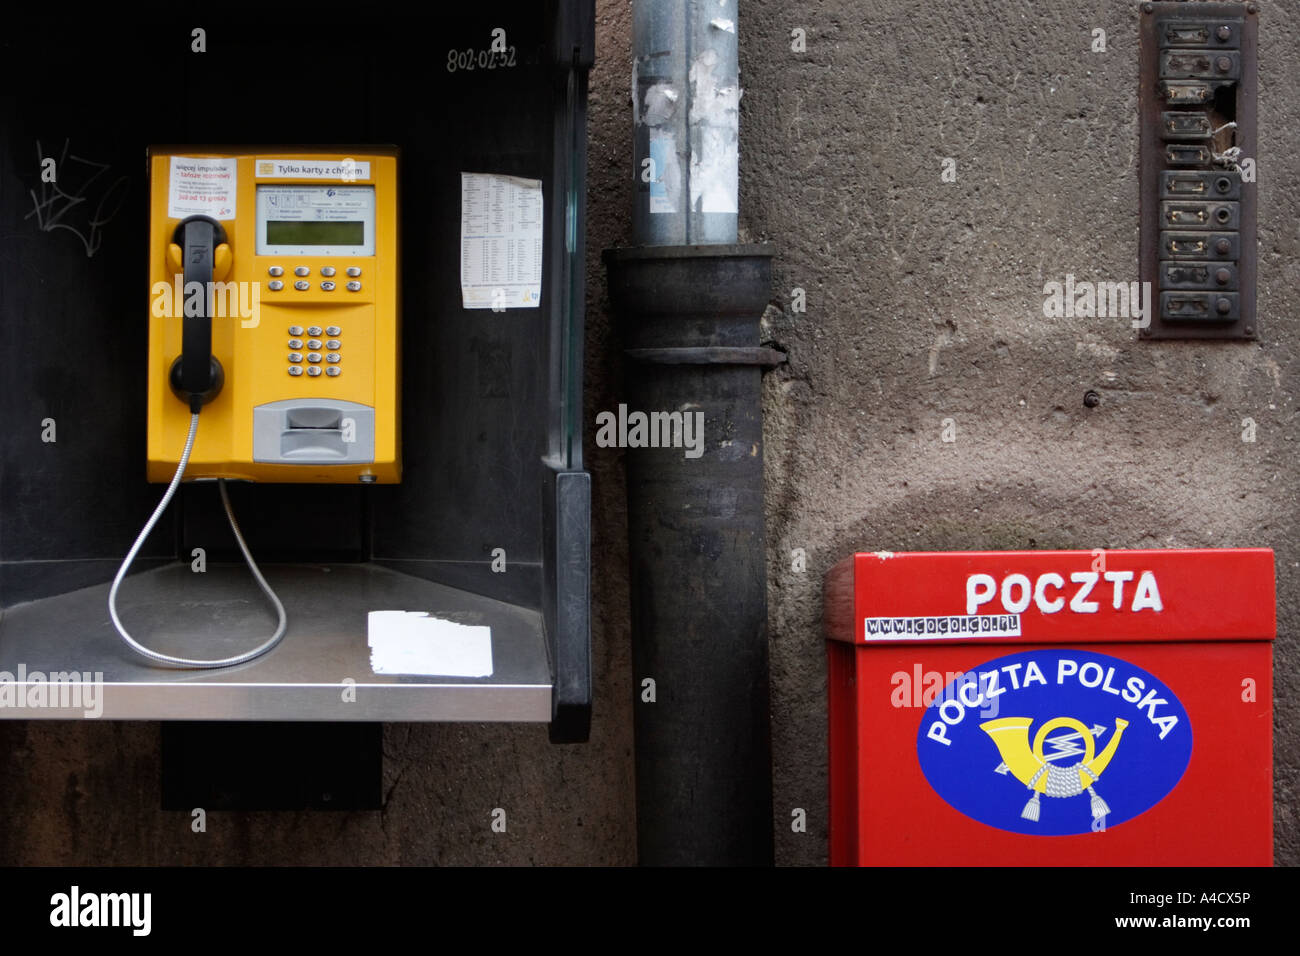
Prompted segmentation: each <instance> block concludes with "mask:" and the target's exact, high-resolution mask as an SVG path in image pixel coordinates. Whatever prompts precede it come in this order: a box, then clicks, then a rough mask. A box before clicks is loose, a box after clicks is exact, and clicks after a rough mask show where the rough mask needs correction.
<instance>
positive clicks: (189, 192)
mask: <svg viewBox="0 0 1300 956" xmlns="http://www.w3.org/2000/svg"><path fill="white" fill-rule="evenodd" d="M238 162H239V161H238V160H237V159H236V158H235V157H233V156H220V157H216V158H207V157H205V158H199V157H192V156H173V157H171V171H170V173H169V175H168V179H167V216H168V218H169V219H184V218H185V217H186V216H211V217H212V218H213V219H234V218H235V189H236V187H237V186H238V165H237V164H238Z"/></svg>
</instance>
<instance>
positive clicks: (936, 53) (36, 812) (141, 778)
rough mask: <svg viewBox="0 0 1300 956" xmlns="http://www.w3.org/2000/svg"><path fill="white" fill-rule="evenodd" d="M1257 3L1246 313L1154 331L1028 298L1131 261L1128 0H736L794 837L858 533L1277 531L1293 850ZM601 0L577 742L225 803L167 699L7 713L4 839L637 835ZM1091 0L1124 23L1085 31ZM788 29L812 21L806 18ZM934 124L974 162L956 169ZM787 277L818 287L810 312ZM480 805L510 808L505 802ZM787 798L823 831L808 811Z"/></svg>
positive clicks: (225, 859) (1296, 832)
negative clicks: (179, 777) (106, 720)
mask: <svg viewBox="0 0 1300 956" xmlns="http://www.w3.org/2000/svg"><path fill="white" fill-rule="evenodd" d="M1262 6H1263V15H1262V22H1263V28H1262V32H1261V49H1260V85H1261V97H1260V127H1261V128H1260V131H1259V143H1260V148H1259V157H1258V162H1259V170H1260V176H1259V184H1258V188H1259V190H1260V233H1259V252H1260V282H1259V309H1260V315H1261V326H1262V330H1263V335H1262V339H1261V341H1260V342H1259V343H1258V344H1250V345H1246V344H1190V343H1169V344H1164V345H1150V344H1138V343H1136V342H1135V339H1134V333H1133V331H1132V330H1131V329H1130V328H1129V327H1128V325H1127V322H1126V321H1124V320H1102V319H1053V320H1049V319H1046V318H1044V317H1043V313H1042V302H1043V295H1042V288H1043V285H1044V283H1045V282H1047V281H1049V280H1053V279H1056V280H1061V279H1063V278H1064V276H1065V274H1066V273H1073V274H1075V275H1076V276H1077V277H1078V278H1080V279H1095V280H1103V279H1104V280H1107V281H1121V280H1129V279H1136V277H1137V276H1136V257H1137V183H1136V163H1137V125H1136V107H1137V93H1136V88H1137V87H1136V75H1137V50H1136V36H1137V21H1138V16H1139V13H1138V5H1137V4H1136V3H1130V2H1118V0H1033V2H1030V0H967V2H964V3H935V4H928V5H919V4H916V3H904V2H900V0H874V2H850V0H828V2H823V3H813V2H793V3H791V2H777V0H747V2H745V3H743V4H742V5H741V10H740V38H741V69H742V82H743V85H744V87H745V95H744V99H743V101H742V117H741V196H740V202H741V216H740V221H741V230H742V236H741V238H742V240H749V241H770V242H772V243H775V244H776V245H777V247H778V250H779V254H778V257H777V260H776V278H775V283H774V288H773V290H772V295H773V305H772V307H771V308H770V309H769V310H768V313H767V316H766V320H765V328H766V330H767V337H768V339H769V340H770V341H772V342H773V343H776V344H778V345H779V346H780V347H782V348H783V349H785V350H787V351H788V353H789V357H790V361H789V363H788V365H787V366H786V367H784V368H782V369H780V370H778V371H776V372H773V373H770V374H769V375H768V376H767V378H766V384H765V391H764V405H765V414H766V416H767V421H766V427H765V435H766V446H767V447H766V467H767V508H768V516H769V525H768V546H769V622H770V638H771V655H772V657H771V659H772V733H773V763H774V767H773V773H774V779H775V807H776V812H775V821H774V826H775V828H776V846H777V858H778V862H780V863H784V864H804V865H820V864H823V863H824V862H825V860H826V837H827V829H826V701H825V662H824V645H823V635H822V627H821V604H822V575H823V574H824V572H825V571H826V570H827V569H828V568H829V567H830V566H831V565H832V564H833V563H835V562H836V561H837V560H839V559H840V558H841V557H843V556H845V555H847V554H850V553H851V552H853V551H855V550H880V549H885V550H894V551H904V550H966V549H1001V548H1006V549H1011V548H1084V549H1090V548H1096V547H1105V548H1122V547H1207V546H1208V547H1229V546H1266V547H1272V548H1274V549H1275V550H1276V552H1277V574H1278V627H1279V639H1278V643H1277V646H1276V667H1275V679H1276V726H1275V733H1276V746H1275V776H1276V780H1277V784H1276V820H1277V823H1276V830H1277V856H1278V862H1284V863H1290V864H1296V863H1300V825H1298V824H1297V811H1296V807H1297V806H1298V805H1300V793H1297V784H1298V783H1300V780H1298V777H1297V761H1298V757H1300V745H1298V742H1297V735H1296V732H1295V730H1294V729H1293V728H1294V727H1295V726H1296V724H1297V721H1298V720H1300V710H1298V709H1297V706H1296V703H1295V702H1296V699H1297V693H1296V692H1297V689H1298V688H1297V677H1296V662H1297V647H1296V638H1297V636H1298V635H1300V602H1298V600H1297V595H1298V594H1300V587H1298V584H1300V548H1298V545H1300V541H1298V534H1297V532H1298V530H1300V529H1298V528H1297V503H1298V500H1300V481H1298V478H1297V451H1298V450H1300V446H1298V445H1297V438H1298V433H1300V426H1298V423H1297V415H1296V405H1295V394H1294V393H1295V382H1296V373H1297V347H1296V342H1297V338H1300V323H1298V322H1297V318H1296V315H1297V313H1298V312H1300V291H1297V284H1296V282H1295V280H1296V278H1297V265H1296V263H1297V243H1298V242H1300V232H1298V229H1297V225H1298V224H1300V194H1298V193H1297V191H1296V190H1295V189H1294V188H1292V184H1294V183H1295V182H1296V181H1297V176H1300V168H1298V166H1300V160H1298V159H1297V156H1298V155H1300V115H1297V114H1298V113H1300V103H1298V102H1297V101H1296V98H1295V97H1294V95H1293V91H1294V89H1295V82H1296V79H1297V72H1296V71H1297V63H1298V62H1300V34H1298V33H1297V29H1296V27H1295V26H1294V25H1292V24H1288V23H1286V22H1285V21H1284V19H1283V17H1282V16H1281V14H1280V11H1277V10H1276V9H1275V8H1276V7H1277V5H1276V4H1269V3H1264V4H1262ZM597 12H598V23H597V65H596V68H595V70H594V72H593V73H592V77H591V101H590V139H589V150H590V151H589V157H588V162H589V176H590V187H589V207H588V210H589V215H588V233H587V246H588V253H589V266H588V268H589V284H588V324H587V370H586V374H587V393H586V403H587V404H586V407H587V412H588V423H589V424H588V430H587V442H586V447H587V465H588V468H589V470H590V471H591V473H592V476H593V506H594V530H593V545H592V547H593V551H592V558H593V579H592V580H593V601H594V616H593V639H594V647H593V664H594V669H595V679H596V691H597V696H596V707H595V714H594V718H593V725H592V740H591V743H589V744H587V745H584V746H574V747H555V746H552V745H551V744H549V743H548V742H547V740H546V733H545V730H544V729H543V728H540V727H532V726H480V725H432V726H426V725H393V726H390V727H388V728H386V731H385V789H386V794H387V800H386V807H385V810H384V811H383V812H380V813H329V814H326V813H316V814H270V813H262V814H234V813H229V814H223V813H212V814H210V815H209V818H208V828H207V833H205V834H195V833H193V832H192V831H191V828H190V818H189V815H188V814H179V813H163V812H161V811H159V810H158V809H157V806H158V789H157V788H158V728H157V725H156V724H129V723H126V724H124V723H118V724H100V723H77V724H62V723H49V724H44V723H35V722H33V723H10V722H2V723H0V779H3V780H4V781H5V786H4V787H2V788H0V810H2V811H3V816H4V818H5V820H6V821H7V822H6V824H5V826H3V827H0V862H5V863H41V864H57V863H98V864H108V863H187V864H202V863H220V864H236V863H253V864H267V863H305V864H320V863H323V864H336V863H337V864H374V863H405V864H424V863H460V864H498V863H517V864H528V863H537V864H619V863H630V862H633V861H634V859H635V830H634V822H635V808H634V805H633V763H632V734H631V715H632V707H633V701H634V694H633V687H634V683H633V679H634V675H632V674H631V672H630V667H631V665H630V658H629V650H628V648H629V640H630V635H629V624H628V612H627V594H628V581H627V548H626V507H625V503H624V483H623V465H624V462H623V455H622V453H621V452H619V451H618V450H615V449H598V448H596V447H595V443H594V440H593V436H594V427H593V426H592V425H591V422H592V421H593V420H594V416H595V414H596V412H598V411H600V410H602V409H611V408H615V407H617V404H618V402H619V400H620V398H621V397H622V362H621V358H620V357H619V356H620V352H621V348H622V343H621V337H620V335H619V331H618V329H617V327H616V325H614V324H612V323H611V320H610V317H609V314H608V312H609V310H608V302H607V298H606V295H605V289H604V270H603V266H602V265H601V264H600V260H599V253H600V250H601V249H603V248H606V247H608V246H614V245H622V244H626V243H627V242H629V241H630V238H631V237H630V219H631V217H630V204H631V201H632V200H631V196H632V169H631V167H632V157H631V147H630V137H631V111H630V104H629V93H628V91H629V88H630V82H629V57H630V32H631V16H630V4H629V3H628V2H627V0H599V2H598V4H597ZM1096 27H1100V28H1103V29H1105V31H1106V35H1107V52H1105V53H1093V52H1091V51H1090V46H1091V41H1092V36H1093V34H1092V31H1093V29H1094V28H1096ZM795 28H800V29H803V30H804V31H806V36H807V50H806V52H804V53H795V52H793V51H792V50H791V48H790V43H791V36H790V34H791V30H792V29H795ZM945 157H950V158H953V159H955V160H956V163H957V180H956V182H955V183H943V182H941V181H940V171H941V165H940V164H941V161H942V160H943V158H945ZM795 287H799V288H802V289H804V290H805V291H806V295H807V312H806V313H802V314H797V313H794V312H792V311H791V308H790V301H791V299H790V292H791V290H792V289H794V288H795ZM1088 390H1094V391H1096V392H1098V393H1099V394H1100V396H1101V403H1100V405H1099V406H1097V407H1096V408H1091V409H1089V408H1085V407H1084V405H1083V395H1084V393H1085V392H1086V391H1088ZM947 418H951V419H952V420H953V425H954V427H955V428H956V436H957V440H956V441H955V442H951V443H945V442H943V441H941V429H942V423H943V420H944V419H947ZM1243 418H1251V419H1253V420H1254V421H1255V423H1256V441H1255V442H1253V443H1245V442H1243V441H1242V423H1241V421H1242V419H1243ZM795 548H803V549H805V551H806V553H807V555H808V566H807V570H806V571H805V572H803V573H797V572H794V571H792V570H791V557H790V554H791V551H792V550H793V549H795ZM496 807H502V808H504V809H506V810H507V814H508V821H509V824H508V829H507V832H506V833H504V834H500V833H494V832H493V831H492V829H491V827H490V822H491V811H492V810H493V808H496ZM796 807H802V808H804V809H806V810H807V813H808V824H809V825H808V832H806V833H793V832H791V830H790V827H789V822H788V821H789V820H790V810H791V809H793V808H796Z"/></svg>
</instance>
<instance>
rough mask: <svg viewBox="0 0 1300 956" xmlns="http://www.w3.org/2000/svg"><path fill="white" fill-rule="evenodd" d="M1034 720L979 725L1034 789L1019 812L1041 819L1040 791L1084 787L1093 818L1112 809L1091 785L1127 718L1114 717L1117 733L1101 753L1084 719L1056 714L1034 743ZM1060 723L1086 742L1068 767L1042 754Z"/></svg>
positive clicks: (1071, 792) (1055, 793) (1056, 793)
mask: <svg viewBox="0 0 1300 956" xmlns="http://www.w3.org/2000/svg"><path fill="white" fill-rule="evenodd" d="M1033 722H1034V720H1033V718H1032V717H999V718H998V719H996V720H989V721H985V722H984V723H982V724H980V729H981V730H983V731H984V732H985V733H986V734H988V735H989V737H990V738H991V739H992V740H993V744H994V746H996V747H997V748H998V753H1000V754H1001V755H1002V761H1003V763H1005V764H1006V765H1007V769H1008V770H1010V771H1011V773H1012V775H1013V776H1014V777H1015V778H1016V779H1017V780H1019V781H1020V782H1021V783H1023V784H1024V785H1025V786H1027V787H1028V788H1029V789H1030V791H1032V793H1033V796H1032V797H1030V799H1029V802H1028V803H1026V804H1025V809H1024V810H1023V811H1022V812H1021V814H1020V815H1021V816H1022V817H1024V818H1025V819H1026V820H1034V821H1037V820H1038V816H1039V803H1038V798H1039V795H1040V794H1047V796H1049V797H1074V796H1078V795H1079V794H1081V793H1083V792H1084V791H1085V790H1087V791H1088V794H1089V796H1090V797H1091V804H1092V817H1093V819H1094V820H1096V819H1100V818H1101V817H1104V816H1106V815H1107V814H1108V813H1110V807H1109V806H1107V805H1106V801H1105V800H1103V799H1102V798H1101V797H1099V796H1098V795H1097V792H1096V791H1095V790H1094V789H1093V788H1092V785H1093V784H1094V783H1095V782H1096V781H1097V778H1098V777H1100V776H1101V772H1102V771H1103V770H1105V769H1106V766H1107V765H1108V764H1109V763H1110V761H1111V758H1112V757H1114V756H1115V750H1116V748H1118V747H1119V739H1120V736H1121V735H1123V733H1124V728H1125V727H1127V726H1128V721H1127V720H1125V719H1124V718H1122V717H1116V718H1115V733H1114V735H1113V736H1112V737H1111V738H1110V742H1109V743H1108V744H1107V745H1106V749H1105V750H1103V751H1102V752H1101V753H1100V754H1098V753H1097V747H1096V742H1095V741H1094V739H1093V736H1092V731H1090V730H1089V729H1088V728H1087V727H1086V726H1084V724H1083V722H1082V721H1079V720H1075V719H1074V718H1073V717H1054V718H1052V719H1051V720H1049V721H1047V722H1046V723H1044V724H1043V725H1042V726H1040V727H1039V728H1038V733H1036V734H1035V735H1034V743H1033V746H1032V747H1031V746H1030V745H1029V725H1030V724H1032V723H1033ZM1058 727H1069V728H1070V729H1072V730H1074V731H1075V732H1076V733H1077V734H1078V736H1079V740H1081V741H1082V742H1083V747H1084V755H1083V760H1081V761H1079V762H1078V763H1076V764H1072V765H1071V766H1069V767H1060V766H1057V765H1056V764H1054V763H1050V762H1049V761H1048V760H1047V759H1046V758H1045V757H1044V756H1043V741H1044V739H1045V738H1046V737H1047V734H1048V733H1049V732H1050V731H1052V730H1055V729H1056V728H1058Z"/></svg>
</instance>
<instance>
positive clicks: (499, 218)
mask: <svg viewBox="0 0 1300 956" xmlns="http://www.w3.org/2000/svg"><path fill="white" fill-rule="evenodd" d="M460 293H461V302H462V304H463V305H464V307H465V308H467V309H495V310H496V311H503V310H505V309H536V308H538V307H540V305H541V301H542V181H541V180H540V179H521V178H519V177H518V176H499V175H496V174H493V173H461V174H460Z"/></svg>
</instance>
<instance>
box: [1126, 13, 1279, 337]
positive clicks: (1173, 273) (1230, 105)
mask: <svg viewBox="0 0 1300 956" xmlns="http://www.w3.org/2000/svg"><path fill="white" fill-rule="evenodd" d="M1257 41H1258V10H1257V7H1256V5H1255V4H1254V3H1195V4H1193V3H1182V2H1161V3H1144V4H1143V5H1142V21H1141V55H1140V76H1141V90H1140V93H1139V116H1140V120H1141V136H1142V153H1141V168H1140V193H1141V222H1142V233H1141V234H1142V238H1141V252H1140V268H1141V278H1142V281H1143V282H1149V283H1151V285H1150V286H1149V288H1150V289H1151V296H1150V299H1149V301H1150V302H1151V303H1152V305H1151V314H1150V316H1149V317H1148V320H1149V321H1148V323H1147V325H1146V327H1144V328H1141V330H1140V335H1141V336H1142V337H1143V338H1145V339H1207V338H1219V339H1255V338H1258V336H1259V322H1258V320H1257V317H1256V314H1255V272H1256V249H1255V220H1256V194H1255V175H1256V170H1255V142H1256V139H1255V136H1256V129H1255V118H1256V114H1255V110H1256V105H1255V104H1256V95H1257V89H1258V86H1257V81H1256V59H1257V56H1256V54H1257V48H1258V42H1257Z"/></svg>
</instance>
